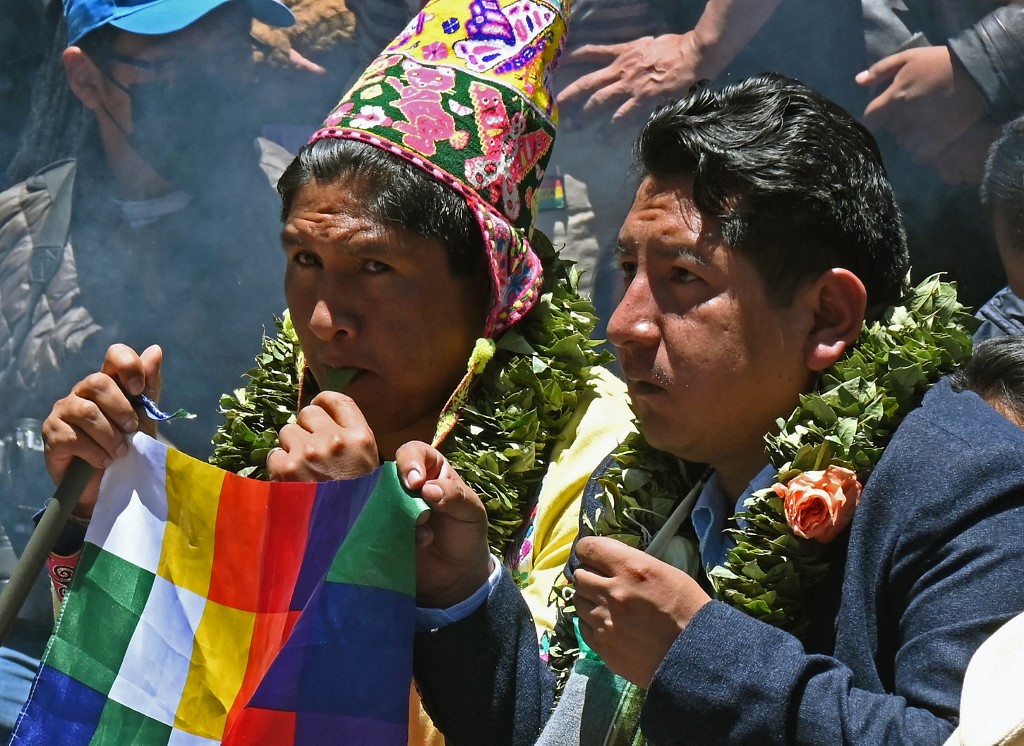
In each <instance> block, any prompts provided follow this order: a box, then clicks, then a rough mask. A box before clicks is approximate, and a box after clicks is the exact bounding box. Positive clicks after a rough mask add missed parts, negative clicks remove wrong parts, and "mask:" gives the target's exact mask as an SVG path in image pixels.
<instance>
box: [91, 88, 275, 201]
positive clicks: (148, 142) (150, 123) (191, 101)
mask: <svg viewBox="0 0 1024 746" xmlns="http://www.w3.org/2000/svg"><path fill="white" fill-rule="evenodd" d="M107 77H108V78H110V79H111V80H112V81H113V82H114V84H115V85H117V86H118V87H119V88H121V89H122V90H123V91H124V92H125V93H126V94H127V95H128V96H130V97H131V115H132V130H131V132H128V131H126V130H125V129H124V128H123V127H121V125H120V124H117V120H116V119H115V118H114V117H113V116H111V115H110V113H109V112H107V114H108V116H111V119H112V120H113V121H114V122H115V124H117V126H118V128H119V129H120V130H121V133H122V134H123V135H124V137H125V139H126V140H127V142H128V144H129V145H130V146H131V147H132V149H133V150H134V151H135V152H136V153H137V154H138V155H139V157H140V158H142V159H143V160H144V161H145V162H146V163H147V164H148V165H149V166H150V167H151V168H152V169H153V170H154V171H156V172H157V173H158V174H160V176H162V177H163V178H164V179H166V180H167V181H169V182H171V183H173V184H174V185H175V186H177V187H178V188H179V189H182V190H183V191H186V192H188V193H190V194H197V195H198V194H202V193H203V190H204V186H205V185H208V184H209V183H210V182H211V181H220V180H221V178H222V177H223V175H224V171H225V170H226V169H231V168H232V164H233V162H235V159H236V158H238V157H242V158H244V157H245V153H246V152H248V153H253V147H254V145H253V140H254V139H255V137H256V135H257V134H258V125H257V124H255V122H256V121H257V119H256V117H255V116H254V115H253V114H252V113H251V112H253V111H254V109H255V101H254V97H253V96H252V95H251V93H250V92H249V90H247V89H251V86H245V85H242V84H240V83H238V82H237V81H234V80H231V81H228V80H223V79H220V78H217V77H214V76H212V75H209V74H205V73H196V72H194V73H189V74H185V73H182V74H179V75H178V77H177V78H176V79H175V80H174V81H166V82H165V81H157V82H152V83H136V84H134V85H132V86H130V87H129V86H123V85H121V84H120V83H119V82H118V81H116V80H114V79H113V78H112V77H111V76H110V75H109V73H108V74H107Z"/></svg>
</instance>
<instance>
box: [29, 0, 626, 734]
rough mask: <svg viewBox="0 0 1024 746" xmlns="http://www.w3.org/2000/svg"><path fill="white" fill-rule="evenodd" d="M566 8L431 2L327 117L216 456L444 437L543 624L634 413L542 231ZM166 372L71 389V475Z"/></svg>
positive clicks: (274, 460) (95, 457)
mask: <svg viewBox="0 0 1024 746" xmlns="http://www.w3.org/2000/svg"><path fill="white" fill-rule="evenodd" d="M565 16H566V11H565V9H564V8H563V7H562V6H561V4H559V3H552V2H529V3H522V2H517V3H510V2H473V3H470V2H466V1H462V2H458V1H455V2H453V1H451V0H439V1H438V2H433V3H431V4H429V5H427V6H426V8H424V10H423V11H422V12H421V13H419V14H418V15H417V16H416V17H415V18H414V19H413V20H412V21H411V22H410V24H409V26H408V27H407V29H406V30H405V31H404V32H403V33H402V34H401V35H400V36H399V37H398V38H397V39H396V40H395V42H394V43H393V44H392V45H390V46H389V47H388V48H387V49H386V50H384V52H383V53H382V54H381V56H380V57H379V58H378V59H377V60H376V61H375V62H374V63H373V64H371V65H370V67H369V68H368V69H367V70H366V71H365V72H364V73H363V75H362V76H361V77H360V79H359V80H358V82H357V83H356V84H355V86H354V88H353V89H352V91H350V92H349V93H348V94H347V95H346V96H345V97H344V98H343V99H342V101H341V102H340V103H339V104H338V106H337V107H336V108H335V110H334V111H333V112H332V113H331V114H330V115H329V116H328V117H327V119H326V120H325V122H324V125H323V127H322V128H321V129H320V130H318V131H317V132H316V133H315V134H314V135H313V138H312V140H311V143H310V144H309V145H308V146H306V147H305V148H303V150H302V151H300V153H299V155H298V157H297V158H296V159H295V161H294V162H293V163H292V165H291V166H290V167H289V169H288V170H287V171H286V173H285V174H284V176H283V177H282V179H281V182H280V185H279V191H280V192H281V194H282V197H283V210H282V212H283V218H284V222H285V225H284V230H283V231H282V243H283V245H284V249H285V255H286V258H287V270H286V279H285V288H286V296H287V298H288V304H289V311H290V316H289V318H288V319H286V320H285V322H283V323H282V325H281V330H280V331H281V333H280V335H279V336H278V337H277V338H275V339H268V340H266V342H265V346H264V350H263V354H261V355H260V358H259V360H260V367H258V368H257V369H255V370H254V371H252V372H251V374H250V382H249V385H248V387H247V389H246V390H245V391H240V392H236V393H235V395H234V396H232V397H228V398H226V399H225V400H224V406H225V409H226V412H227V422H226V423H225V426H224V427H223V428H222V429H221V432H220V433H219V434H218V436H217V438H216V439H215V443H216V445H217V451H216V453H215V454H214V457H213V461H214V462H215V463H217V464H218V465H220V466H223V467H225V468H230V469H234V470H237V471H240V472H244V473H246V474H257V475H265V476H267V477H269V478H271V479H290V480H325V479H337V478H345V477H352V476H356V475H359V474H362V473H365V472H367V471H369V470H371V469H372V468H374V467H376V466H377V464H378V463H380V461H381V460H388V459H393V458H394V456H395V452H396V450H397V449H398V447H399V446H400V445H401V444H403V443H405V442H406V441H409V440H426V441H432V442H434V443H435V444H437V445H439V447H440V448H441V449H442V450H443V451H444V453H445V454H446V455H447V457H448V458H449V459H450V460H451V462H452V463H453V464H455V465H456V466H457V468H459V470H460V472H461V473H462V474H463V475H464V476H465V477H466V479H467V480H469V481H470V482H471V483H472V485H473V487H474V489H476V490H477V491H478V493H479V494H481V495H482V496H484V499H485V500H486V502H487V506H488V510H489V517H488V526H487V532H488V536H489V539H490V541H489V544H490V548H491V551H492V552H493V553H494V554H496V555H497V556H499V557H502V558H504V560H505V564H507V565H509V566H510V567H511V569H512V570H513V572H515V574H516V578H517V580H518V583H519V585H520V586H521V587H522V588H523V589H524V592H525V594H526V595H527V597H528V598H530V599H531V605H532V608H533V609H534V612H535V613H536V619H537V626H538V630H539V631H542V630H545V629H549V628H550V627H551V626H552V624H553V622H554V609H553V607H552V606H551V605H550V603H551V602H550V598H549V597H550V595H551V590H552V587H553V586H555V585H556V584H558V583H559V582H561V569H562V567H563V565H564V563H565V561H566V559H567V557H568V553H569V548H570V545H571V542H572V539H573V537H574V536H575V534H576V526H577V521H578V515H579V500H580V496H581V493H582V489H583V486H584V485H585V483H586V481H587V478H588V477H589V475H590V473H591V472H592V471H593V470H594V469H595V468H596V467H597V466H598V465H599V463H600V461H601V460H602V458H603V457H604V455H605V454H607V453H608V452H609V451H610V450H611V449H612V448H613V447H614V446H615V445H616V444H617V443H618V442H619V441H620V440H621V439H622V438H623V437H624V436H625V435H626V434H627V433H628V432H629V431H630V430H631V427H632V426H631V422H632V415H631V412H630V410H629V408H628V403H627V399H626V397H625V393H624V387H623V386H622V384H621V383H620V382H619V381H618V380H617V379H615V378H614V377H613V376H611V375H610V374H608V373H607V372H606V371H604V370H603V369H602V368H601V367H600V366H601V364H602V363H603V362H605V361H606V360H607V358H606V357H605V356H604V355H603V354H602V353H599V352H597V350H596V348H595V344H596V343H594V342H591V341H590V340H589V334H590V331H591V329H592V328H593V324H594V317H593V312H592V307H591V306H590V304H589V303H588V302H587V301H585V300H583V299H582V298H581V297H580V296H579V295H578V293H577V290H576V276H575V272H574V270H572V269H571V267H569V266H567V265H566V264H565V263H563V262H561V261H560V260H559V259H558V258H557V256H556V255H555V252H554V251H553V249H552V248H551V246H550V244H549V243H548V242H547V240H546V239H545V238H544V237H543V236H542V235H541V234H539V233H534V232H533V231H532V224H533V210H534V204H535V199H536V195H537V189H538V186H539V185H540V183H541V180H542V178H543V170H544V165H545V163H546V161H547V157H548V154H549V152H550V148H551V145H552V142H553V139H554V136H555V128H554V120H555V116H556V115H555V112H554V110H553V108H554V107H553V105H552V102H551V98H550V94H549V91H548V88H547V85H546V82H547V72H548V68H549V67H550V66H551V65H552V64H553V62H554V60H555V59H556V58H557V55H558V53H559V50H560V48H561V44H562V40H563V37H564V33H565V20H566V18H565ZM160 364H161V353H160V351H159V350H158V349H154V348H151V349H149V350H146V351H144V352H142V354H141V355H139V354H136V353H135V352H134V351H132V350H130V349H129V348H126V347H124V346H115V347H112V348H111V349H110V350H109V351H108V354H107V358H106V361H105V363H104V366H103V370H102V373H101V374H99V375H94V376H92V377H90V378H87V379H85V380H84V381H82V382H81V383H79V384H78V385H77V386H76V387H75V389H74V391H73V393H72V394H71V396H69V397H68V398H66V399H64V400H62V401H61V402H58V404H57V405H56V406H55V408H54V410H53V413H52V414H51V416H50V418H49V419H48V420H47V422H46V425H45V427H44V431H45V433H46V439H47V449H48V462H49V466H50V470H51V473H52V474H53V475H55V476H56V477H59V476H60V475H61V474H62V473H63V471H64V469H65V468H66V465H67V463H68V462H69V461H70V460H71V458H72V457H73V456H81V457H83V458H85V459H86V460H88V461H89V462H90V463H92V464H94V465H95V466H99V467H102V466H103V465H104V463H106V462H107V461H108V460H109V459H112V458H116V457H117V455H118V452H119V449H120V448H121V446H122V445H123V443H124V437H125V433H126V432H129V431H131V430H134V429H136V428H138V427H148V426H149V423H147V422H145V421H143V422H140V421H139V419H138V417H137V415H136V414H135V412H134V410H133V409H132V407H131V404H130V403H129V401H128V399H127V398H126V396H125V394H124V393H123V392H122V389H124V390H126V391H127V392H128V393H129V394H136V393H139V392H141V391H147V392H150V393H155V392H158V391H159V387H160ZM342 387H343V388H344V393H340V392H339V391H338V390H337V389H339V388H342ZM296 412H297V415H296V414H295V413H296ZM94 496H95V488H94V487H93V488H92V489H91V490H89V491H88V492H87V495H86V496H85V497H84V498H83V500H82V502H81V503H80V505H79V512H80V513H82V514H87V513H88V511H89V509H90V508H89V505H90V501H91V500H94V499H95V497H94ZM450 590H451V591H452V593H453V594H458V593H461V591H462V589H450ZM434 601H435V603H434V604H433V605H435V606H439V607H443V606H444V604H443V594H436V595H435V597H434ZM450 611H451V610H444V609H442V608H437V609H433V610H428V611H427V612H426V614H425V618H424V619H423V620H422V622H423V624H425V625H428V626H430V625H434V626H436V624H437V623H436V619H437V618H438V615H442V616H443V615H444V614H446V613H447V612H450ZM427 737H428V736H427V735H425V734H423V733H420V734H419V735H414V736H413V738H414V740H415V739H424V738H427Z"/></svg>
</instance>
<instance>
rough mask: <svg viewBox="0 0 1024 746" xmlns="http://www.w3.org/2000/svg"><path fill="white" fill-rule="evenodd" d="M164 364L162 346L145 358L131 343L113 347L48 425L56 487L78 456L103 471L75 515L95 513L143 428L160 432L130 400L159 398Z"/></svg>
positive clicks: (48, 454) (60, 405) (48, 463)
mask: <svg viewBox="0 0 1024 746" xmlns="http://www.w3.org/2000/svg"><path fill="white" fill-rule="evenodd" d="M162 360H163V352H162V351H161V349H160V348H159V347H158V346H156V345H153V346H151V347H148V348H147V349H146V350H144V351H143V352H142V354H141V355H139V354H138V353H136V352H135V350H133V349H132V348H131V347H128V346H127V345H122V344H116V345H112V346H111V347H110V348H109V349H108V350H107V354H106V356H105V357H104V359H103V366H102V367H101V368H100V370H99V372H97V373H93V374H91V375H89V376H87V377H85V378H84V379H82V380H81V381H79V382H78V383H76V384H75V385H74V387H73V388H72V389H71V393H70V394H68V395H67V396H65V397H64V398H63V399H61V400H60V401H58V402H57V403H56V404H54V405H53V409H52V410H51V411H50V414H49V416H48V417H47V418H46V419H45V420H44V421H43V428H42V429H43V446H44V449H45V454H46V468H47V471H49V472H50V477H51V478H52V479H53V481H54V482H55V483H57V484H59V483H60V481H61V479H63V477H64V473H65V472H66V471H67V469H68V466H69V465H70V464H71V461H72V459H74V458H75V457H76V456H77V457H78V458H81V459H84V460H85V461H87V462H89V463H90V464H91V465H92V466H94V467H96V469H97V470H98V473H96V474H94V475H93V477H92V479H90V481H89V484H88V486H87V487H86V489H85V491H84V492H83V494H82V497H81V498H80V499H79V501H78V505H77V506H76V508H75V511H74V512H75V515H78V516H81V517H84V518H88V517H90V516H91V515H92V509H93V506H94V505H95V504H96V497H97V494H98V492H99V482H100V478H101V477H102V475H103V470H104V469H106V467H107V466H109V465H110V464H111V462H113V460H114V459H116V458H120V457H121V456H124V455H125V454H126V453H127V452H128V436H129V435H130V434H131V433H134V432H136V431H138V430H142V431H143V432H145V433H147V434H149V435H155V434H156V423H155V422H153V421H152V420H150V419H149V418H148V417H139V414H138V412H137V411H136V410H135V407H134V406H133V405H132V403H131V401H130V400H129V397H132V396H138V395H139V394H145V395H146V396H148V397H150V398H152V399H156V398H158V397H159V395H160V385H161V383H160V364H161V362H162Z"/></svg>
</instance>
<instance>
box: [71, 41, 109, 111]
mask: <svg viewBox="0 0 1024 746" xmlns="http://www.w3.org/2000/svg"><path fill="white" fill-rule="evenodd" d="M61 62H63V63H64V73H65V74H66V75H67V79H68V87H69V88H70V89H71V92H72V93H74V94H75V97H76V98H77V99H78V100H79V101H81V102H82V105H83V106H85V108H87V109H91V110H93V111H95V110H97V109H99V108H100V106H101V105H102V98H101V93H100V80H99V78H100V76H102V75H103V73H101V72H100V69H99V68H98V67H96V64H95V63H94V62H93V61H92V60H91V59H90V58H89V55H87V54H86V53H85V52H83V51H82V49H81V47H74V46H72V47H68V48H67V49H65V50H64V54H63V55H62V56H61Z"/></svg>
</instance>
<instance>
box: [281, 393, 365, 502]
mask: <svg viewBox="0 0 1024 746" xmlns="http://www.w3.org/2000/svg"><path fill="white" fill-rule="evenodd" d="M280 443H281V445H280V447H279V448H274V449H272V450H271V451H270V453H269V454H268V455H267V472H268V473H269V474H270V478H271V479H273V480H276V481H282V482H329V481H331V480H332V479H355V478H356V477H361V476H363V475H364V474H369V473H370V472H371V471H373V470H374V469H376V468H377V467H378V466H380V457H379V455H378V453H377V441H376V440H375V439H374V436H373V431H371V430H370V426H369V425H367V424H366V419H365V418H364V417H363V413H362V412H360V411H359V407H358V406H356V403H355V402H354V401H352V399H351V398H350V397H348V396H345V395H344V394H339V393H337V392H334V391H323V392H321V393H319V394H317V395H316V397H314V399H313V401H311V402H310V403H309V406H306V407H303V408H302V410H301V411H300V412H299V416H298V418H297V420H296V422H295V424H288V425H285V426H284V427H283V428H281V434H280Z"/></svg>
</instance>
